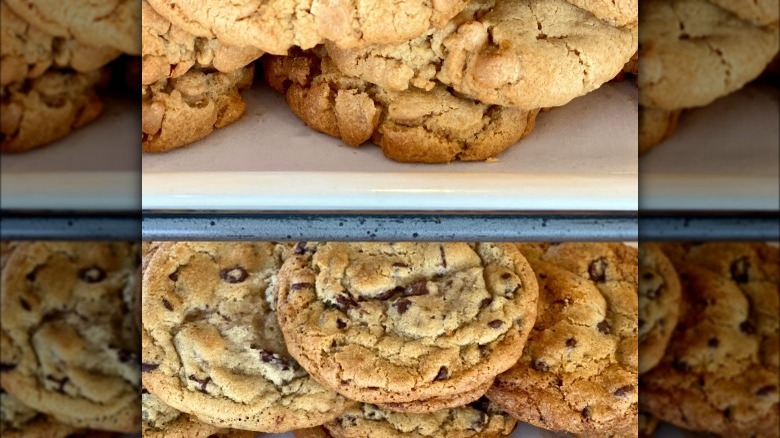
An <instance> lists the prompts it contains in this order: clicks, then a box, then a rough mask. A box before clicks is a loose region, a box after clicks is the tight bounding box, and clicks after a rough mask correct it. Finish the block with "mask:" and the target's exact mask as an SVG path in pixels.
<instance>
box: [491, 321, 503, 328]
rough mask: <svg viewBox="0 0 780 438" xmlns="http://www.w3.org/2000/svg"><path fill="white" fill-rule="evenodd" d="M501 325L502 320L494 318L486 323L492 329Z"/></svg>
mask: <svg viewBox="0 0 780 438" xmlns="http://www.w3.org/2000/svg"><path fill="white" fill-rule="evenodd" d="M502 325H504V321H501V320H500V319H494V320H493V321H490V322H489V323H488V327H490V328H492V329H497V328H500V327H501V326H502Z"/></svg>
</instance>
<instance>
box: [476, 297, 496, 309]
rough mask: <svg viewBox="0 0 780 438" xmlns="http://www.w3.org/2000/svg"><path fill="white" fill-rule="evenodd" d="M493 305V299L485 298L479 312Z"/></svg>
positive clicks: (480, 304)
mask: <svg viewBox="0 0 780 438" xmlns="http://www.w3.org/2000/svg"><path fill="white" fill-rule="evenodd" d="M491 304H493V298H489V297H488V298H485V299H484V300H482V301H481V302H480V303H479V310H483V309H487V308H488V306H490V305H491Z"/></svg>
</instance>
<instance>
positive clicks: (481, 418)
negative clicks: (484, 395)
mask: <svg viewBox="0 0 780 438" xmlns="http://www.w3.org/2000/svg"><path fill="white" fill-rule="evenodd" d="M487 421H488V416H487V414H486V413H484V412H480V413H479V415H478V416H477V418H475V419H474V421H472V422H471V424H470V425H469V430H473V431H475V432H479V431H481V430H482V429H484V428H485V425H486V424H487Z"/></svg>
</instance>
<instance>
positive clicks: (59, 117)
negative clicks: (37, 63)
mask: <svg viewBox="0 0 780 438" xmlns="http://www.w3.org/2000/svg"><path fill="white" fill-rule="evenodd" d="M100 77H101V73H100V72H99V71H93V72H90V73H76V72H60V71H48V72H47V73H44V74H43V75H41V76H39V77H37V78H34V79H27V80H23V81H18V82H14V83H12V84H9V85H6V86H4V87H2V89H1V90H2V91H0V134H1V135H0V151H2V152H25V151H28V150H30V149H34V148H37V147H40V146H43V145H46V144H48V143H51V142H53V141H55V140H58V139H60V138H62V137H64V136H66V135H68V134H69V133H70V132H71V131H72V130H74V129H77V128H80V127H82V126H84V125H86V124H87V123H89V122H91V121H93V120H95V119H96V118H97V117H98V116H99V115H100V114H101V112H102V111H103V102H102V101H101V100H100V98H99V97H98V95H97V93H96V92H95V85H96V84H97V82H98V81H99V80H100Z"/></svg>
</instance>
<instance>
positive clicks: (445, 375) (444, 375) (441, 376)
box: [433, 367, 450, 382]
mask: <svg viewBox="0 0 780 438" xmlns="http://www.w3.org/2000/svg"><path fill="white" fill-rule="evenodd" d="M449 378H450V374H449V370H448V369H447V367H441V368H439V372H438V373H436V377H434V378H433V381H434V382H438V381H440V380H447V379H449Z"/></svg>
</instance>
